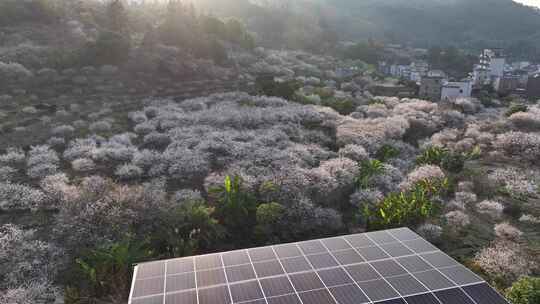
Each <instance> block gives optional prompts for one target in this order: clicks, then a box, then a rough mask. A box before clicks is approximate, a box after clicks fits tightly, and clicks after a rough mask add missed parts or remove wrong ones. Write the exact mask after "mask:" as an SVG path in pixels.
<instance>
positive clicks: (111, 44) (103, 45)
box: [80, 31, 131, 66]
mask: <svg viewBox="0 0 540 304" xmlns="http://www.w3.org/2000/svg"><path fill="white" fill-rule="evenodd" d="M130 49H131V42H130V38H129V37H127V36H124V35H122V34H119V33H115V32H110V31H104V32H102V33H101V34H100V35H99V38H98V39H97V40H96V41H95V42H90V43H88V44H87V45H86V47H85V48H84V49H83V51H82V55H81V62H80V63H81V64H82V65H92V66H98V65H106V64H111V65H119V64H122V63H124V62H125V61H126V60H127V59H128V56H129V51H130Z"/></svg>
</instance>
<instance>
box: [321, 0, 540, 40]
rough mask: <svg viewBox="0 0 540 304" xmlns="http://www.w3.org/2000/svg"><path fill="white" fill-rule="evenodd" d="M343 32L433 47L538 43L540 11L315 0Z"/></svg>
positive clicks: (425, 1) (491, 3) (443, 2)
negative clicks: (323, 7)
mask: <svg viewBox="0 0 540 304" xmlns="http://www.w3.org/2000/svg"><path fill="white" fill-rule="evenodd" d="M313 1H314V2H318V3H320V4H322V5H324V6H325V7H326V9H325V10H326V11H329V12H331V14H333V16H332V17H334V20H335V25H336V26H337V27H338V28H339V29H340V32H341V33H342V35H344V36H345V37H347V38H350V39H359V38H370V37H372V38H376V39H386V40H389V41H392V42H399V43H403V42H409V43H411V44H414V45H420V46H430V45H435V44H436V45H445V44H456V45H457V46H463V47H468V48H482V47H485V46H490V47H494V46H501V47H513V48H516V49H524V48H525V51H527V49H530V48H533V47H540V11H539V10H538V9H534V8H532V7H527V6H524V5H521V4H518V3H516V2H513V1H512V0H313Z"/></svg>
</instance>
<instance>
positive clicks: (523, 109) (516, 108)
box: [504, 104, 529, 117]
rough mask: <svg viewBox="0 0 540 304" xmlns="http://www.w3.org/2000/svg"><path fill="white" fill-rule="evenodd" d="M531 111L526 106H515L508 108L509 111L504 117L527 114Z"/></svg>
mask: <svg viewBox="0 0 540 304" xmlns="http://www.w3.org/2000/svg"><path fill="white" fill-rule="evenodd" d="M528 110H529V107H527V106H526V105H524V104H513V105H511V106H510V107H509V108H508V111H506V113H505V114H504V115H506V117H510V116H512V114H515V113H519V112H527V111H528Z"/></svg>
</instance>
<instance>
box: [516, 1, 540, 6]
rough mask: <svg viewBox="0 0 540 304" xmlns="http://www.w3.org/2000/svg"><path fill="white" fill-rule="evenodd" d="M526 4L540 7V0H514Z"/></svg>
mask: <svg viewBox="0 0 540 304" xmlns="http://www.w3.org/2000/svg"><path fill="white" fill-rule="evenodd" d="M514 1H516V2H518V3H522V4H525V5H530V6H536V7H540V0H514Z"/></svg>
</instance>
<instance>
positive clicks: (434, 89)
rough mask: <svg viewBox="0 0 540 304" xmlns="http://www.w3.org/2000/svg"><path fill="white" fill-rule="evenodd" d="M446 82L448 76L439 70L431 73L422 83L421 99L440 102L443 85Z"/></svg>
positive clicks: (419, 94)
mask: <svg viewBox="0 0 540 304" xmlns="http://www.w3.org/2000/svg"><path fill="white" fill-rule="evenodd" d="M445 81H446V75H445V74H444V72H442V71H439V70H433V71H429V72H428V73H427V75H426V77H423V78H422V82H421V83H420V91H419V93H418V96H419V97H420V98H424V99H428V100H432V101H439V100H441V94H442V85H443V83H444V82H445Z"/></svg>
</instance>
